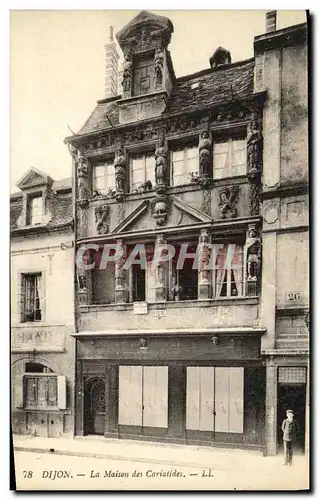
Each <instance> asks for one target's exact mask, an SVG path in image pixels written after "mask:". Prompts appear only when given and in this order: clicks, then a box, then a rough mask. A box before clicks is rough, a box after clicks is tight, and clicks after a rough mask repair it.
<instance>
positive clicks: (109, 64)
mask: <svg viewBox="0 0 319 500" xmlns="http://www.w3.org/2000/svg"><path fill="white" fill-rule="evenodd" d="M104 47H105V91H104V97H105V98H108V97H115V96H117V95H118V61H119V53H118V50H117V47H116V43H115V42H114V38H113V26H110V35H109V43H107V44H105V46H104Z"/></svg>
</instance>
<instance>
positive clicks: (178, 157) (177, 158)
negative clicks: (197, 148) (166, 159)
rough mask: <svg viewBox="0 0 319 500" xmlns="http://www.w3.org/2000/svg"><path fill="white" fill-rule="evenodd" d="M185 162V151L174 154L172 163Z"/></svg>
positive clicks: (177, 151)
mask: <svg viewBox="0 0 319 500" xmlns="http://www.w3.org/2000/svg"><path fill="white" fill-rule="evenodd" d="M183 160H184V150H183V149H176V150H175V151H173V152H172V161H173V162H175V161H183Z"/></svg>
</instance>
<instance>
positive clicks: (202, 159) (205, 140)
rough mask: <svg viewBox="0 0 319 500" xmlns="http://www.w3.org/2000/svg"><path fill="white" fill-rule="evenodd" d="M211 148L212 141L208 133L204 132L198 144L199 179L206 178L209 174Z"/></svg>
mask: <svg viewBox="0 0 319 500" xmlns="http://www.w3.org/2000/svg"><path fill="white" fill-rule="evenodd" d="M211 148H212V141H211V140H210V139H209V135H208V131H207V130H204V131H203V132H202V134H201V138H200V140H199V144H198V150H199V177H208V176H210V173H211Z"/></svg>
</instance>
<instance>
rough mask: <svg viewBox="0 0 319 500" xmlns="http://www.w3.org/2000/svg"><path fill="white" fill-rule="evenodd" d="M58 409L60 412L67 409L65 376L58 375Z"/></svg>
mask: <svg viewBox="0 0 319 500" xmlns="http://www.w3.org/2000/svg"><path fill="white" fill-rule="evenodd" d="M57 380H58V384H57V386H58V408H59V409H60V410H65V409H66V378H65V375H58V377H57Z"/></svg>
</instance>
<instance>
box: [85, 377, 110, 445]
mask: <svg viewBox="0 0 319 500" xmlns="http://www.w3.org/2000/svg"><path fill="white" fill-rule="evenodd" d="M104 430H105V380H104V379H103V378H102V377H90V378H88V379H87V380H86V381H85V385H84V432H85V434H97V435H104Z"/></svg>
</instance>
